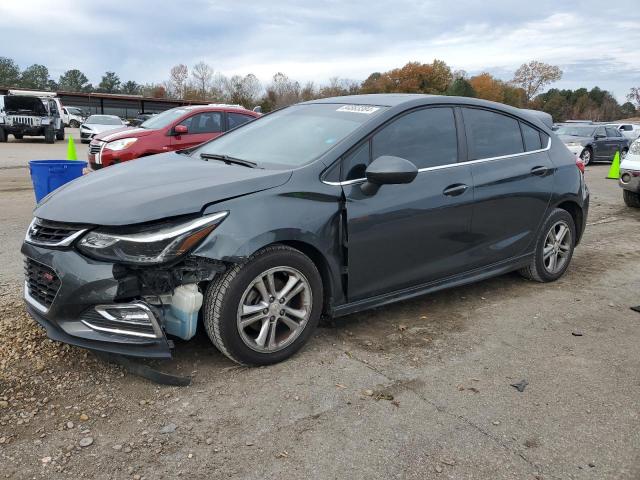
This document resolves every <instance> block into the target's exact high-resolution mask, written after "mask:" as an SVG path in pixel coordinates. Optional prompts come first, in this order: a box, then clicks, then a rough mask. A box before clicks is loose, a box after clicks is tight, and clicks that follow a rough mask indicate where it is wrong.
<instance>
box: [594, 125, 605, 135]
mask: <svg viewBox="0 0 640 480" xmlns="http://www.w3.org/2000/svg"><path fill="white" fill-rule="evenodd" d="M594 135H595V136H601V137H606V136H607V132H606V131H605V129H604V127H598V128H596V131H595V132H594Z"/></svg>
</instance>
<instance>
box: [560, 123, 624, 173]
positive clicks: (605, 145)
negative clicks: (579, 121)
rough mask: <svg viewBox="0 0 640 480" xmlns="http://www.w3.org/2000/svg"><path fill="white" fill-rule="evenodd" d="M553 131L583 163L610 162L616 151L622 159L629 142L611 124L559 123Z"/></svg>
mask: <svg viewBox="0 0 640 480" xmlns="http://www.w3.org/2000/svg"><path fill="white" fill-rule="evenodd" d="M555 132H556V135H558V137H559V138H560V140H562V141H563V142H564V143H565V145H566V146H567V148H568V149H569V150H570V151H571V152H573V153H575V154H576V155H578V156H579V157H580V158H581V159H582V161H583V162H584V164H585V165H588V164H589V163H591V162H592V161H595V160H604V161H607V162H610V161H612V160H613V157H614V155H615V154H616V152H620V159H623V158H624V157H625V156H626V155H627V152H628V151H629V145H630V144H631V142H630V140H629V139H628V138H627V137H625V136H624V135H622V133H620V131H619V130H618V129H617V128H615V127H613V126H605V125H561V126H560V127H559V128H558V129H557V130H556V131H555Z"/></svg>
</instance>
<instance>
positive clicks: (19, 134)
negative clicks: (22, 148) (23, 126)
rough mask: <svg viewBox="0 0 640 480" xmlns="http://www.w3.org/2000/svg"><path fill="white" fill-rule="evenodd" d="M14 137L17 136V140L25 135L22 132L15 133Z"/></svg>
mask: <svg viewBox="0 0 640 480" xmlns="http://www.w3.org/2000/svg"><path fill="white" fill-rule="evenodd" d="M13 138H15V139H16V140H22V138H23V135H22V134H21V133H14V134H13Z"/></svg>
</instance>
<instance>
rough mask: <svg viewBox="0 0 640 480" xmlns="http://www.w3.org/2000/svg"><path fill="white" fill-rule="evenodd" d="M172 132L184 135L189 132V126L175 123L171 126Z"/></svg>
mask: <svg viewBox="0 0 640 480" xmlns="http://www.w3.org/2000/svg"><path fill="white" fill-rule="evenodd" d="M173 133H174V134H176V135H186V134H187V133H189V128H188V127H187V126H186V125H176V126H175V127H173Z"/></svg>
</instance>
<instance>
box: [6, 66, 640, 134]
mask: <svg viewBox="0 0 640 480" xmlns="http://www.w3.org/2000/svg"><path fill="white" fill-rule="evenodd" d="M561 78H562V71H561V70H560V68H559V67H557V66H555V65H549V64H546V63H543V62H539V61H535V60H533V61H530V62H528V63H525V64H523V65H521V66H520V67H519V68H518V69H517V70H516V71H515V72H514V74H513V78H512V79H511V80H509V81H504V80H501V79H499V78H496V77H494V76H493V75H492V74H491V73H488V72H482V73H480V74H477V75H469V74H467V72H465V71H464V70H455V71H454V70H452V69H451V67H449V65H447V64H446V63H445V62H444V61H442V60H434V61H433V62H431V63H420V62H409V63H407V64H406V65H404V66H402V67H399V68H395V69H392V70H389V71H386V72H374V73H372V74H371V75H369V76H368V77H367V78H366V79H365V80H364V81H362V82H359V81H355V80H349V79H345V78H339V77H334V78H331V79H330V80H329V81H328V83H326V84H316V83H315V82H306V83H304V84H301V83H300V82H298V81H296V80H294V79H292V78H290V77H288V76H287V75H286V74H284V73H281V72H279V73H276V74H275V75H274V76H273V77H272V78H271V80H270V81H269V82H268V83H267V84H263V83H262V82H260V80H259V79H258V78H257V77H256V76H255V75H253V74H248V75H233V76H231V77H227V76H225V75H223V74H222V73H220V72H216V71H215V70H214V69H213V67H211V66H210V65H209V64H207V63H205V62H199V63H197V64H195V65H193V66H192V67H191V68H189V67H188V66H187V65H185V64H178V65H175V66H174V67H172V68H171V69H170V71H169V75H168V78H167V79H166V80H164V81H162V82H159V83H147V84H139V83H137V82H135V81H133V80H128V81H122V80H121V79H120V77H119V76H118V75H117V74H116V73H115V72H111V71H109V72H105V74H104V75H103V76H102V78H101V80H100V83H99V84H98V85H95V86H94V85H93V84H92V83H90V82H89V79H88V78H87V76H86V75H85V74H84V73H83V72H81V71H80V70H78V69H71V70H67V71H66V72H64V73H63V74H62V75H60V77H59V78H58V80H57V81H55V80H53V79H52V78H50V75H49V70H48V69H47V67H46V66H44V65H38V64H34V65H31V66H29V67H27V68H25V69H24V70H21V69H20V67H19V66H18V64H17V63H16V62H15V61H14V60H12V59H10V58H6V57H0V86H4V87H16V88H28V89H36V90H51V91H54V90H57V91H66V92H85V93H89V92H101V93H121V94H128V95H143V96H147V97H153V98H174V99H182V100H193V101H209V102H217V103H232V104H240V105H244V106H246V107H249V108H251V107H253V106H255V105H260V106H261V107H262V109H263V111H265V112H268V111H271V110H273V109H276V108H280V107H283V106H287V105H291V104H293V103H297V102H301V101H307V100H313V99H316V98H323V97H332V96H339V95H354V94H362V93H427V94H436V95H457V96H465V97H476V98H482V99H485V100H492V101H495V102H501V103H506V104H508V105H512V106H514V107H524V108H534V109H537V110H543V111H545V112H547V113H550V114H551V115H552V116H553V119H554V120H555V121H556V122H561V121H564V120H567V119H588V120H594V121H611V120H617V119H621V118H629V117H633V116H636V115H640V110H639V109H640V87H634V88H631V89H630V92H629V95H627V100H628V101H627V102H625V103H623V104H622V105H620V104H619V103H618V101H617V100H616V99H615V97H614V96H613V95H612V94H611V93H610V92H608V91H606V90H602V89H600V88H599V87H594V88H592V89H591V90H587V89H586V88H578V89H575V90H571V89H564V90H559V89H556V88H551V89H549V90H546V91H544V90H545V88H546V87H547V86H549V85H552V84H553V83H554V82H556V81H558V80H560V79H561Z"/></svg>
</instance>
